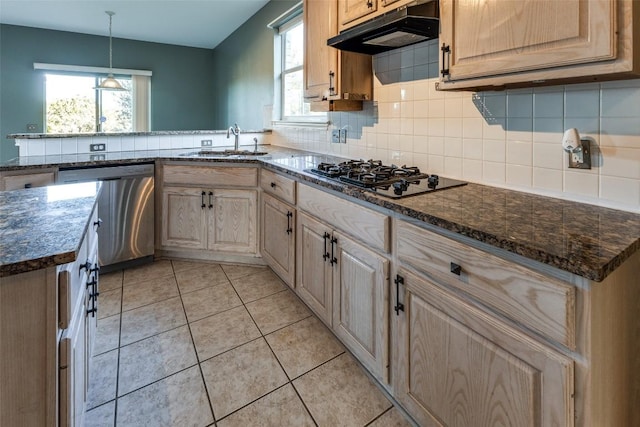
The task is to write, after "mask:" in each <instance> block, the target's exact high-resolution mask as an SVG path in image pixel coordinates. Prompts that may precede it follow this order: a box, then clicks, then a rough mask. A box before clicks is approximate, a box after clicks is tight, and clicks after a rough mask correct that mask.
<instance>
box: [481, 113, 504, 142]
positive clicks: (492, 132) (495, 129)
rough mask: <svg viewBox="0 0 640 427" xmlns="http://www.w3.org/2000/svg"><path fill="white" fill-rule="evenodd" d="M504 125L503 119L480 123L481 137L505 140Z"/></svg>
mask: <svg viewBox="0 0 640 427" xmlns="http://www.w3.org/2000/svg"><path fill="white" fill-rule="evenodd" d="M505 125H506V119H505V118H504V117H503V118H496V119H494V120H493V121H492V122H491V123H487V122H486V121H484V122H483V123H482V137H483V138H487V139H506V137H507V132H506V130H505Z"/></svg>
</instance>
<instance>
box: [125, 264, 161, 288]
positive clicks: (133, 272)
mask: <svg viewBox="0 0 640 427" xmlns="http://www.w3.org/2000/svg"><path fill="white" fill-rule="evenodd" d="M165 276H173V267H171V261H168V260H162V261H154V262H152V263H150V264H145V265H141V266H139V267H133V268H129V269H126V270H125V271H124V285H125V286H127V285H129V284H131V283H136V282H141V281H143V280H151V279H158V278H160V277H165Z"/></svg>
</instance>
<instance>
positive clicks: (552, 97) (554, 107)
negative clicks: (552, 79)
mask: <svg viewBox="0 0 640 427" xmlns="http://www.w3.org/2000/svg"><path fill="white" fill-rule="evenodd" d="M533 115H534V117H536V118H540V117H549V118H561V117H563V116H564V94H563V92H559V91H553V92H550V91H549V90H547V91H539V90H538V89H536V91H534V93H533Z"/></svg>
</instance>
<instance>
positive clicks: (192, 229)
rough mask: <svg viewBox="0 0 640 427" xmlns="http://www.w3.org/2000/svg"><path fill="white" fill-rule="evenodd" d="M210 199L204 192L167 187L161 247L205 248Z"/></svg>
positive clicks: (164, 196)
mask: <svg viewBox="0 0 640 427" xmlns="http://www.w3.org/2000/svg"><path fill="white" fill-rule="evenodd" d="M209 200H210V197H209V195H208V193H207V192H205V191H204V190H200V189H197V188H183V187H165V188H164V190H163V192H162V238H161V243H162V246H173V247H177V248H187V249H205V248H206V244H207V212H208V211H209V208H208V206H209V204H210V201H209Z"/></svg>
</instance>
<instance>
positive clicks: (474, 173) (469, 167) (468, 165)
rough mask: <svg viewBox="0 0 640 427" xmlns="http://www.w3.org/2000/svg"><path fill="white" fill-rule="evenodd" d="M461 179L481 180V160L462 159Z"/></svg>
mask: <svg viewBox="0 0 640 427" xmlns="http://www.w3.org/2000/svg"><path fill="white" fill-rule="evenodd" d="M462 179H465V180H467V181H473V182H482V160H475V159H462Z"/></svg>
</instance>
